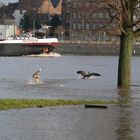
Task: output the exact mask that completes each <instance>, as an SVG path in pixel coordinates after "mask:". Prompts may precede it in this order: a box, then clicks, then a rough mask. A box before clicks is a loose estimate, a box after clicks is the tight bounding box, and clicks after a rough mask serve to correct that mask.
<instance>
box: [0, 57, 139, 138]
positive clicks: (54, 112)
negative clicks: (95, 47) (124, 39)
mask: <svg viewBox="0 0 140 140" xmlns="http://www.w3.org/2000/svg"><path fill="white" fill-rule="evenodd" d="M0 64H1V67H0V98H26V99H33V98H39V99H40V98H41V99H42V98H43V99H84V100H95V99H100V100H102V99H103V100H111V99H117V100H119V102H120V104H119V105H118V106H113V105H109V107H108V109H85V108H84V106H65V107H46V108H40V109H38V108H36V109H15V110H9V111H0V123H1V125H0V140H19V139H20V140H93V139H94V140H139V139H140V134H139V130H140V118H139V116H140V72H139V71H140V57H134V56H133V57H132V66H133V68H132V84H133V86H132V88H131V90H130V91H128V92H127V93H126V91H119V90H118V89H117V67H118V56H62V57H56V58H39V57H0ZM40 68H41V69H42V71H41V83H40V84H33V83H32V75H33V73H34V72H35V71H36V70H38V69H40ZM78 70H85V71H87V72H97V73H100V74H101V76H100V77H98V78H94V79H88V80H87V79H86V80H83V79H81V77H80V75H78V74H77V73H76V72H77V71H78ZM126 94H127V96H126Z"/></svg>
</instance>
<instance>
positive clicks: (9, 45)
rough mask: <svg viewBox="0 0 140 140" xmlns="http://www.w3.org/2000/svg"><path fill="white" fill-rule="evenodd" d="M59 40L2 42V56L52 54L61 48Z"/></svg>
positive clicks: (0, 43)
mask: <svg viewBox="0 0 140 140" xmlns="http://www.w3.org/2000/svg"><path fill="white" fill-rule="evenodd" d="M59 45H60V43H59V42H58V40H57V39H55V38H52V39H38V40H29V39H28V40H4V41H0V56H23V55H32V54H41V53H50V52H52V51H53V49H54V48H55V47H57V46H59Z"/></svg>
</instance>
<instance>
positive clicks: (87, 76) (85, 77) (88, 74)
mask: <svg viewBox="0 0 140 140" xmlns="http://www.w3.org/2000/svg"><path fill="white" fill-rule="evenodd" d="M77 74H81V75H82V76H83V77H82V79H89V78H90V77H91V76H101V74H99V73H93V72H88V73H86V72H85V71H82V70H80V71H77Z"/></svg>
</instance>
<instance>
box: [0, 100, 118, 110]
mask: <svg viewBox="0 0 140 140" xmlns="http://www.w3.org/2000/svg"><path fill="white" fill-rule="evenodd" d="M116 103H117V102H116V101H114V100H111V101H103V100H92V101H86V100H60V99H59V100H49V99H0V110H8V109H17V108H35V107H47V106H65V105H84V104H116Z"/></svg>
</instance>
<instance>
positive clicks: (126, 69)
mask: <svg viewBox="0 0 140 140" xmlns="http://www.w3.org/2000/svg"><path fill="white" fill-rule="evenodd" d="M103 1H104V2H105V3H106V5H107V6H108V7H110V8H111V9H112V10H113V12H110V16H111V20H113V19H117V20H118V21H119V22H118V23H119V28H120V54H119V63H118V87H120V88H130V86H131V56H132V51H133V46H134V43H135V40H136V38H137V37H138V36H140V17H136V16H137V13H139V12H140V7H139V5H140V0H103ZM139 16H140V14H139ZM135 17H136V18H135Z"/></svg>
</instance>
